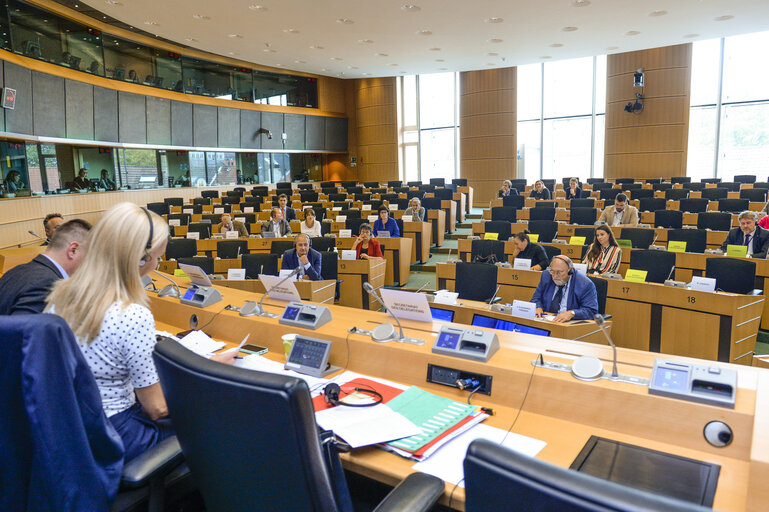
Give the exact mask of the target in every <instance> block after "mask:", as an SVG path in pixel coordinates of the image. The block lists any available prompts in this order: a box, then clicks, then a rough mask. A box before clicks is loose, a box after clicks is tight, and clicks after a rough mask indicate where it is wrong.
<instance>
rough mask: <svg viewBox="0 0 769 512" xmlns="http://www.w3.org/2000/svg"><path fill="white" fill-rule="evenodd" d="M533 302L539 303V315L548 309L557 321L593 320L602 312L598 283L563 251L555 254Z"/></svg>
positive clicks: (541, 278)
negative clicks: (599, 302)
mask: <svg viewBox="0 0 769 512" xmlns="http://www.w3.org/2000/svg"><path fill="white" fill-rule="evenodd" d="M531 302H534V303H536V304H537V316H538V317H542V316H543V315H544V312H545V311H548V312H551V313H553V314H554V315H555V319H554V321H555V322H568V321H569V320H592V318H593V316H595V314H596V313H598V294H597V293H596V291H595V285H594V284H593V282H592V281H591V280H590V279H588V278H587V277H586V276H585V275H584V274H582V273H581V272H579V271H578V270H576V269H575V268H574V264H573V263H572V261H571V259H569V257H568V256H564V255H562V254H559V255H558V256H553V259H552V260H551V261H550V267H549V269H548V270H546V271H544V272H542V276H541V277H540V279H539V285H537V289H536V290H534V295H533V296H532V297H531Z"/></svg>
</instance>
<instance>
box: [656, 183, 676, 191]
mask: <svg viewBox="0 0 769 512" xmlns="http://www.w3.org/2000/svg"><path fill="white" fill-rule="evenodd" d="M671 188H673V184H672V183H664V182H663V183H652V190H654V191H655V192H656V191H657V190H669V189H671Z"/></svg>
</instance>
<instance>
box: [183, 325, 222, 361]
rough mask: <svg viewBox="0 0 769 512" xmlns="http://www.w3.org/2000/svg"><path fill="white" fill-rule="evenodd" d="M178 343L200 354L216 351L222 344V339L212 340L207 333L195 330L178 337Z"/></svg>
mask: <svg viewBox="0 0 769 512" xmlns="http://www.w3.org/2000/svg"><path fill="white" fill-rule="evenodd" d="M179 343H181V344H182V345H183V346H184V347H185V348H186V349H188V350H192V351H193V352H195V353H196V354H198V355H201V356H205V355H206V354H211V353H213V352H216V351H217V350H219V349H220V348H222V347H223V346H224V342H223V341H214V340H213V339H211V337H210V336H209V335H208V334H206V333H204V332H203V331H197V330H196V331H192V332H190V333H189V334H188V335H187V336H185V337H184V338H182V339H180V340H179Z"/></svg>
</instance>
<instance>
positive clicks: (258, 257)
mask: <svg viewBox="0 0 769 512" xmlns="http://www.w3.org/2000/svg"><path fill="white" fill-rule="evenodd" d="M274 242H275V240H273V243H274ZM240 267H241V268H244V269H246V279H258V278H259V274H268V275H271V276H277V275H278V255H277V254H273V253H264V252H257V253H253V254H244V255H243V257H241V258H240Z"/></svg>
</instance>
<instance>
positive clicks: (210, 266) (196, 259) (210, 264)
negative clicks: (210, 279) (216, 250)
mask: <svg viewBox="0 0 769 512" xmlns="http://www.w3.org/2000/svg"><path fill="white" fill-rule="evenodd" d="M176 261H177V263H184V264H185V265H194V266H196V267H200V268H202V269H203V272H205V273H206V274H209V275H210V274H213V273H214V259H213V258H211V257H209V256H192V257H188V258H177V259H176Z"/></svg>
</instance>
